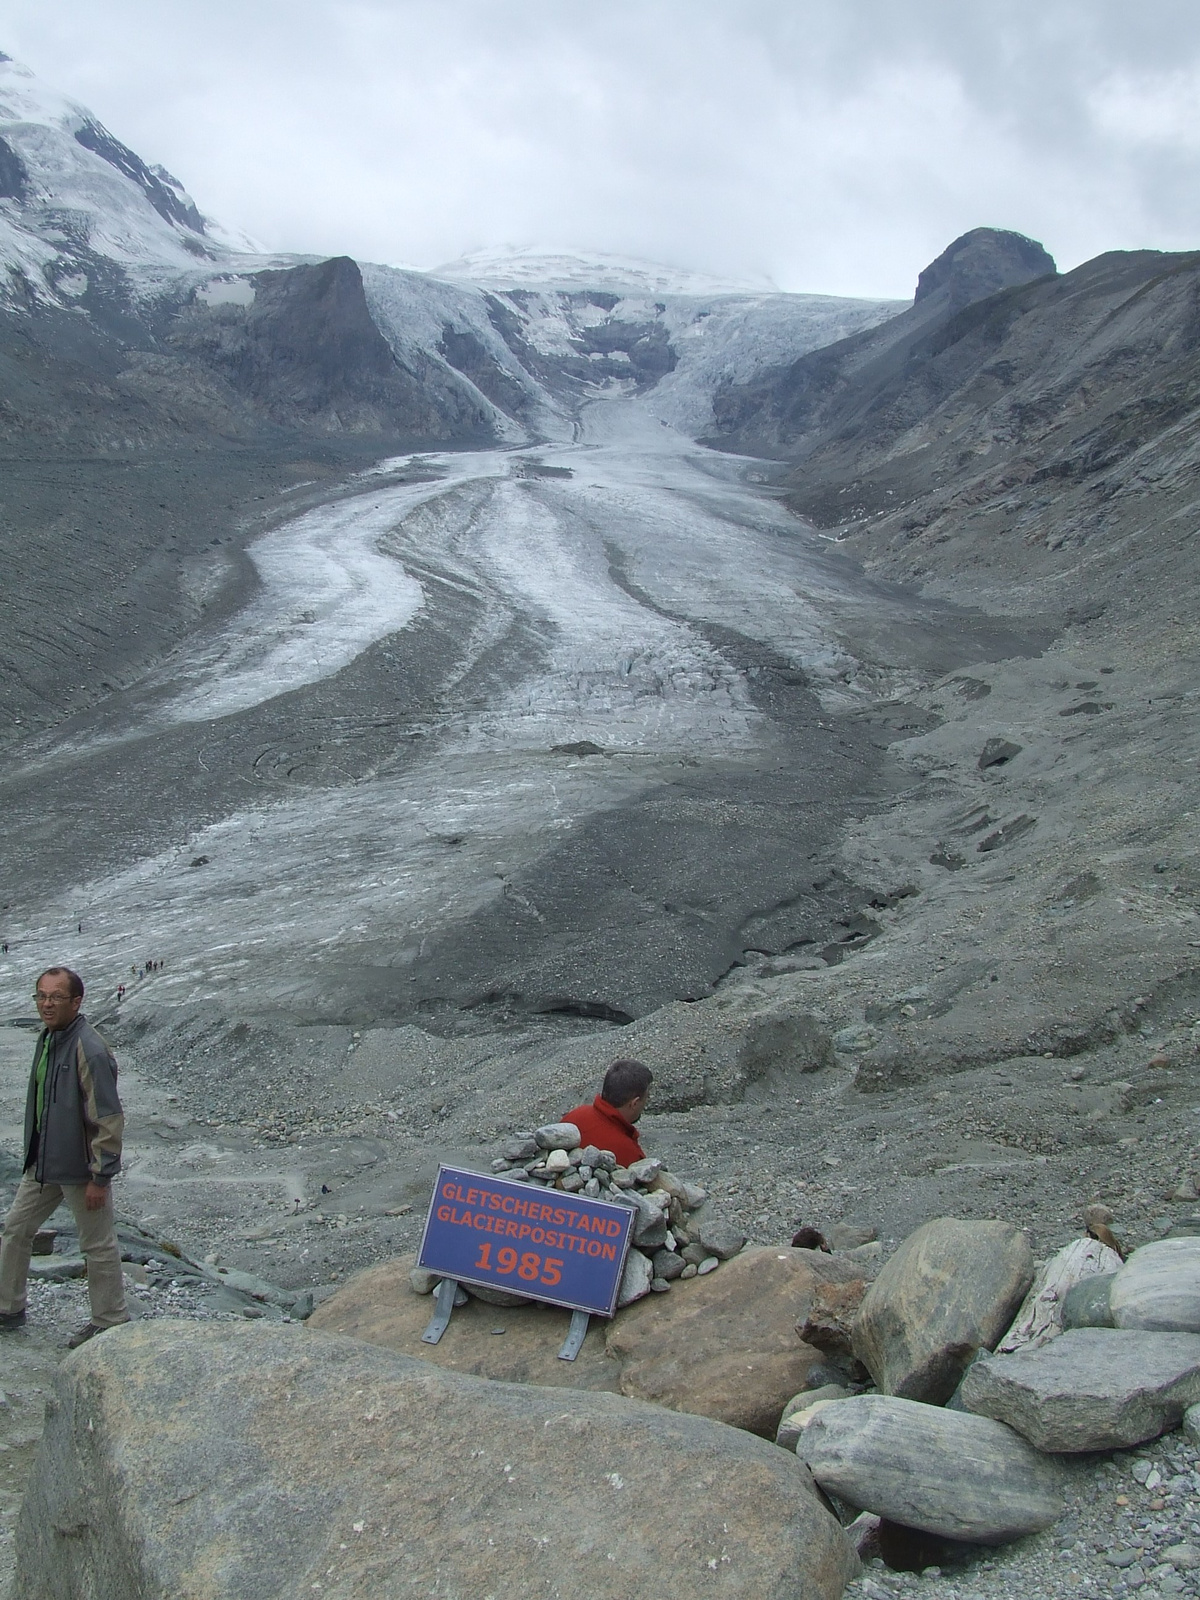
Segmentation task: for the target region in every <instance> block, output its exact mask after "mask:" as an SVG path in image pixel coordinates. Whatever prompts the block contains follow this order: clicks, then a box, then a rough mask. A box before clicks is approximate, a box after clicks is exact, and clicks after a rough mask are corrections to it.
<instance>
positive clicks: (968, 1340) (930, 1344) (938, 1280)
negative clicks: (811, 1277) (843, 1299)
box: [853, 1217, 1033, 1405]
mask: <svg viewBox="0 0 1200 1600" xmlns="http://www.w3.org/2000/svg"><path fill="white" fill-rule="evenodd" d="M1032 1282H1033V1255H1032V1252H1031V1251H1030V1248H1029V1241H1028V1240H1027V1239H1026V1237H1025V1235H1024V1234H1023V1233H1022V1232H1021V1231H1020V1229H1019V1228H1014V1227H1013V1226H1012V1224H1011V1223H1007V1222H960V1221H958V1220H957V1219H956V1218H954V1217H939V1218H938V1219H937V1220H936V1221H933V1222H927V1223H925V1225H924V1226H923V1227H920V1228H918V1229H917V1231H916V1232H915V1233H913V1234H910V1235H909V1237H908V1238H907V1239H906V1240H905V1241H904V1243H903V1244H902V1245H901V1246H900V1248H899V1249H898V1250H897V1251H896V1253H895V1255H894V1256H893V1257H892V1258H891V1260H890V1261H888V1262H887V1264H886V1265H885V1266H884V1268H883V1270H882V1271H881V1272H880V1274H879V1276H878V1278H876V1280H875V1282H874V1283H873V1284H872V1285H871V1287H870V1289H869V1290H868V1291H867V1295H866V1298H865V1299H864V1300H863V1303H862V1306H861V1308H860V1309H859V1312H858V1315H857V1316H856V1317H855V1319H854V1329H853V1341H854V1354H855V1355H856V1356H857V1357H858V1359H859V1360H860V1361H861V1362H862V1363H863V1365H864V1366H865V1367H866V1368H867V1370H868V1371H869V1372H870V1374H871V1376H872V1377H873V1378H874V1379H875V1382H876V1384H877V1385H878V1387H879V1388H880V1390H881V1391H882V1392H883V1393H884V1394H889V1395H900V1396H902V1397H903V1398H905V1399H908V1400H927V1401H930V1402H931V1403H932V1404H934V1405H941V1404H943V1403H944V1402H945V1401H947V1400H948V1399H949V1398H950V1396H951V1395H952V1394H953V1393H954V1391H955V1389H956V1388H957V1387H958V1384H959V1380H960V1379H961V1378H962V1375H963V1373H964V1372H965V1371H966V1369H967V1366H968V1365H969V1363H970V1362H971V1360H972V1359H973V1357H974V1356H975V1354H976V1352H977V1351H979V1350H991V1349H993V1348H994V1346H995V1344H996V1342H997V1340H998V1339H999V1338H1000V1336H1001V1334H1003V1333H1004V1331H1005V1329H1006V1328H1007V1327H1008V1325H1009V1323H1010V1322H1011V1321H1012V1318H1013V1314H1014V1313H1015V1311H1016V1309H1017V1307H1018V1306H1019V1305H1020V1304H1021V1301H1022V1299H1023V1297H1024V1295H1025V1291H1026V1290H1027V1289H1028V1288H1029V1286H1030V1284H1031V1283H1032Z"/></svg>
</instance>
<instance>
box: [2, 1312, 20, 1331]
mask: <svg viewBox="0 0 1200 1600" xmlns="http://www.w3.org/2000/svg"><path fill="white" fill-rule="evenodd" d="M24 1326H25V1313H24V1312H23V1311H0V1333H9V1332H11V1331H12V1329H14V1328H23V1327H24Z"/></svg>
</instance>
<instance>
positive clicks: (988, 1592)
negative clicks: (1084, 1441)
mask: <svg viewBox="0 0 1200 1600" xmlns="http://www.w3.org/2000/svg"><path fill="white" fill-rule="evenodd" d="M1156 1472H1157V1474H1158V1478H1159V1480H1160V1481H1159V1482H1158V1484H1157V1485H1156V1487H1155V1488H1154V1489H1147V1488H1145V1487H1143V1486H1142V1484H1141V1483H1139V1481H1138V1479H1139V1478H1140V1477H1148V1481H1151V1482H1153V1481H1154V1474H1155V1473H1156ZM1063 1477H1064V1482H1065V1487H1066V1500H1067V1510H1066V1513H1065V1515H1064V1516H1063V1517H1062V1518H1061V1519H1060V1520H1059V1521H1058V1522H1057V1523H1056V1524H1055V1525H1054V1526H1053V1527H1052V1528H1048V1529H1047V1530H1046V1532H1044V1533H1040V1534H1035V1535H1033V1536H1032V1537H1030V1538H1028V1539H1022V1540H1019V1541H1018V1542H1017V1543H1016V1544H1012V1545H1008V1546H1006V1547H1003V1548H1001V1549H992V1550H984V1549H982V1548H981V1549H980V1550H979V1551H978V1552H977V1553H974V1554H972V1555H971V1556H969V1557H968V1558H967V1559H966V1560H965V1561H964V1562H963V1563H962V1564H961V1565H956V1566H951V1565H949V1564H945V1565H943V1566H942V1567H940V1568H934V1567H927V1568H926V1569H925V1571H924V1572H923V1573H904V1572H893V1571H890V1570H889V1569H888V1568H887V1567H885V1566H884V1564H883V1562H882V1561H880V1560H879V1559H878V1558H877V1557H876V1558H875V1559H873V1560H872V1561H870V1562H868V1563H867V1566H866V1568H865V1570H864V1573H863V1576H862V1577H861V1578H860V1579H858V1580H857V1581H856V1582H855V1583H852V1584H851V1585H850V1586H849V1588H848V1589H847V1591H846V1593H847V1595H849V1596H858V1595H862V1596H865V1597H867V1600H887V1597H888V1596H893V1597H894V1596H899V1595H904V1594H918V1593H919V1594H920V1595H921V1596H922V1600H1035V1597H1036V1600H1052V1597H1057V1596H1059V1595H1061V1596H1064V1597H1066V1596H1070V1597H1072V1600H1074V1597H1079V1596H1108V1595H1112V1596H1114V1597H1119V1596H1122V1595H1128V1594H1134V1593H1137V1594H1138V1595H1139V1596H1140V1597H1141V1600H1157V1597H1158V1596H1160V1595H1161V1596H1173V1595H1194V1594H1200V1571H1197V1570H1196V1569H1195V1568H1193V1567H1189V1566H1188V1561H1189V1560H1190V1559H1191V1556H1190V1554H1189V1553H1185V1552H1183V1551H1181V1550H1180V1548H1179V1547H1181V1546H1187V1547H1188V1551H1189V1552H1190V1550H1191V1547H1193V1546H1197V1545H1200V1451H1198V1450H1197V1449H1196V1447H1195V1445H1193V1444H1192V1443H1191V1441H1190V1440H1189V1439H1188V1438H1187V1437H1186V1435H1185V1434H1183V1433H1182V1432H1176V1433H1172V1434H1168V1435H1167V1436H1166V1437H1164V1438H1162V1439H1158V1440H1155V1441H1154V1443H1153V1444H1151V1445H1146V1446H1143V1447H1142V1448H1140V1449H1138V1450H1135V1451H1118V1452H1114V1453H1113V1454H1112V1455H1111V1456H1107V1455H1104V1456H1090V1457H1087V1458H1085V1459H1082V1460H1076V1461H1072V1460H1070V1459H1069V1458H1065V1459H1064V1467H1063ZM1176 1563H1178V1565H1176Z"/></svg>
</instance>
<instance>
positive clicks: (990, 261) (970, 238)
mask: <svg viewBox="0 0 1200 1600" xmlns="http://www.w3.org/2000/svg"><path fill="white" fill-rule="evenodd" d="M1056 271H1057V268H1056V267H1055V265H1054V257H1053V256H1052V255H1051V254H1050V252H1049V251H1048V250H1046V249H1045V248H1044V247H1043V246H1042V245H1040V244H1038V242H1037V241H1036V239H1027V238H1026V237H1025V235H1024V234H1022V233H1011V232H1009V231H1008V230H1006V229H1003V228H972V229H971V231H970V233H964V234H962V235H961V236H960V237H959V238H957V239H955V241H954V243H953V244H950V245H947V246H946V248H945V249H944V250H943V251H942V253H941V255H940V256H938V258H937V260H936V261H931V262H930V263H929V265H928V266H927V267H926V268H925V270H924V272H922V273H921V275H920V277H919V278H918V279H917V292H916V295H915V297H914V298H915V301H916V303H917V304H919V303H920V302H921V301H922V300H925V299H926V298H928V297H929V296H930V295H934V294H937V293H938V292H939V291H941V293H942V294H943V295H944V297H945V300H946V305H947V309H949V310H950V311H959V310H961V309H962V307H963V306H969V305H971V304H973V303H974V302H975V301H976V300H986V299H987V297H988V296H989V295H993V294H996V293H997V292H998V291H999V290H1001V289H1011V288H1013V287H1015V286H1016V285H1017V284H1021V283H1030V282H1031V281H1032V280H1033V279H1035V278H1044V277H1048V276H1052V275H1053V274H1054V273H1055V272H1056Z"/></svg>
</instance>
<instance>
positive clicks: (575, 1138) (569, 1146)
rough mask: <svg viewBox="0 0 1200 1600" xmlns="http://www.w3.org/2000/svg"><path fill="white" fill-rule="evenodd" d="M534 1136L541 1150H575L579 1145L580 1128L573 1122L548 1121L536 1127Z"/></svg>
mask: <svg viewBox="0 0 1200 1600" xmlns="http://www.w3.org/2000/svg"><path fill="white" fill-rule="evenodd" d="M533 1137H534V1140H535V1142H536V1144H537V1147H538V1149H539V1150H574V1149H576V1148H577V1147H578V1145H579V1129H578V1128H577V1127H576V1126H575V1124H574V1123H573V1122H547V1123H546V1124H545V1125H544V1126H543V1127H541V1128H535V1129H534V1132H533Z"/></svg>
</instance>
